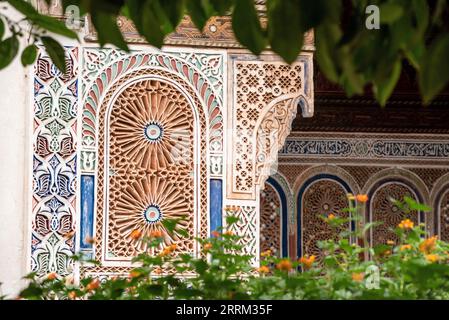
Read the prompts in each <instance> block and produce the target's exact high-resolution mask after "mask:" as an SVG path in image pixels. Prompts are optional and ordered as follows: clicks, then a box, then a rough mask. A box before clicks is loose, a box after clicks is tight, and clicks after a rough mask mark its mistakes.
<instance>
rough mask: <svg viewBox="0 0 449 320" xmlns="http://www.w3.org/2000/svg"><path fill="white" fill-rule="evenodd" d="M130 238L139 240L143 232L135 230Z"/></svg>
mask: <svg viewBox="0 0 449 320" xmlns="http://www.w3.org/2000/svg"><path fill="white" fill-rule="evenodd" d="M129 236H130V237H131V239H133V240H139V238H140V237H141V236H142V231H140V230H137V229H134V230H133V231H132V232H131V234H130V235H129Z"/></svg>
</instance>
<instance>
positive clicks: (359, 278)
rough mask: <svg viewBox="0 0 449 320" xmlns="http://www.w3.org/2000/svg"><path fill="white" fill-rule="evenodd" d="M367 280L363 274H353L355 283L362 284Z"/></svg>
mask: <svg viewBox="0 0 449 320" xmlns="http://www.w3.org/2000/svg"><path fill="white" fill-rule="evenodd" d="M364 278H365V274H364V273H363V272H355V273H353V274H352V280H354V281H355V282H362V281H363V279H364Z"/></svg>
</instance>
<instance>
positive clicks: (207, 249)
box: [203, 242, 212, 251]
mask: <svg viewBox="0 0 449 320" xmlns="http://www.w3.org/2000/svg"><path fill="white" fill-rule="evenodd" d="M210 249H212V243H210V242H208V243H205V244H204V245H203V250H204V251H209V250H210Z"/></svg>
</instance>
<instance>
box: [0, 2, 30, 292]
mask: <svg viewBox="0 0 449 320" xmlns="http://www.w3.org/2000/svg"><path fill="white" fill-rule="evenodd" d="M2 12H5V10H2ZM5 13H6V14H8V16H9V17H11V18H13V19H14V20H18V19H20V15H19V14H17V13H16V12H15V11H14V10H12V9H8V10H7V11H6V12H5ZM22 48H23V44H22ZM29 72H30V71H29V68H24V67H23V66H22V64H21V62H20V57H16V59H15V60H14V62H13V63H12V64H11V65H9V66H8V67H7V68H6V69H3V70H0V93H1V94H0V150H1V151H0V282H1V283H2V286H1V287H0V290H1V291H0V295H8V296H9V297H11V296H15V295H17V293H18V292H19V290H20V289H21V287H22V286H23V285H24V282H23V281H22V277H23V276H24V275H25V274H26V273H27V264H26V261H27V254H28V242H29V241H28V235H29V232H28V231H29V225H28V221H29V219H28V218H29V215H28V212H29V207H30V206H29V204H30V199H31V198H30V186H31V181H30V175H29V172H31V170H30V169H31V168H30V166H31V160H30V152H29V151H30V148H31V145H30V142H31V138H30V136H29V134H30V131H31V130H30V129H31V124H30V121H29V119H30V115H31V111H32V109H31V106H32V101H31V99H32V97H31V90H32V88H31V87H30V85H29V84H30V81H29Z"/></svg>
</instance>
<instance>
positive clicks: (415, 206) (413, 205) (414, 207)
mask: <svg viewBox="0 0 449 320" xmlns="http://www.w3.org/2000/svg"><path fill="white" fill-rule="evenodd" d="M404 202H405V203H406V204H407V205H408V207H409V209H410V210H411V211H418V212H419V211H421V212H430V211H432V208H431V207H429V206H426V205H425V204H421V203H419V202H417V201H416V200H415V199H413V198H410V197H407V196H405V197H404Z"/></svg>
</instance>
